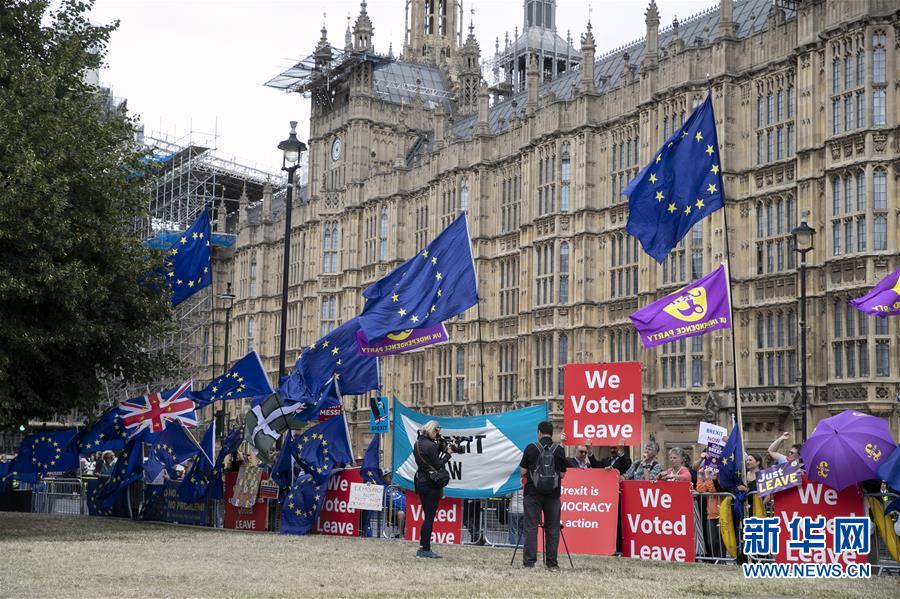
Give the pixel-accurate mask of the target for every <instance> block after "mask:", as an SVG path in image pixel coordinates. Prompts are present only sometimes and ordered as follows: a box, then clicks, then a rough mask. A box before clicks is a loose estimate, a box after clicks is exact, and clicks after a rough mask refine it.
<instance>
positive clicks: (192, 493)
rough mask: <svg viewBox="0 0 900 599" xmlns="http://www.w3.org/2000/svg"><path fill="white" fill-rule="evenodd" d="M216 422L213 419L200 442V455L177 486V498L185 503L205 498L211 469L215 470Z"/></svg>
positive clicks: (211, 473)
mask: <svg viewBox="0 0 900 599" xmlns="http://www.w3.org/2000/svg"><path fill="white" fill-rule="evenodd" d="M215 443H216V421H215V418H214V419H213V421H212V423H210V425H209V428H207V429H206V433H204V435H203V440H202V441H200V450H201V451H200V453H199V454H198V455H197V459H196V460H194V463H193V464H192V465H191V468H190V470H188V471H187V472H186V473H185V475H184V479H183V480H182V481H181V484H180V485H178V498H179V499H180V500H182V501H184V502H185V503H194V502H197V501H200V500H201V499H203V498H204V497H205V496H206V492H207V490H208V488H209V483H210V480H211V479H212V475H213V469H214V468H215V462H214V460H215V459H216V449H215Z"/></svg>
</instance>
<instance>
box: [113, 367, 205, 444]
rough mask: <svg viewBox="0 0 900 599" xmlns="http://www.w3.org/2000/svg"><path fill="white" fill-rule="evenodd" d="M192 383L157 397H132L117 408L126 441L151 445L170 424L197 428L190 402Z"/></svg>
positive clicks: (191, 401) (191, 402) (156, 395)
mask: <svg viewBox="0 0 900 599" xmlns="http://www.w3.org/2000/svg"><path fill="white" fill-rule="evenodd" d="M192 384H193V381H186V382H184V383H182V385H181V386H180V387H172V388H171V389H166V390H165V391H162V392H161V393H150V394H148V395H144V396H143V397H134V398H132V399H128V400H126V401H123V402H122V403H121V404H119V416H120V417H121V419H122V424H123V425H124V426H125V430H126V431H128V438H129V439H141V440H143V441H147V442H148V443H149V442H152V441H153V439H154V438H155V437H156V435H158V434H159V433H161V432H163V431H164V430H165V429H166V428H167V427H168V426H169V425H170V424H173V423H179V424H181V425H183V426H186V427H188V428H193V427H195V426H197V414H196V412H195V411H194V407H195V406H194V401H193V400H192V399H191V398H190V393H191V385H192Z"/></svg>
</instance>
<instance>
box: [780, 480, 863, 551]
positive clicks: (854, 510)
mask: <svg viewBox="0 0 900 599" xmlns="http://www.w3.org/2000/svg"><path fill="white" fill-rule="evenodd" d="M868 515H869V514H868V509H867V508H866V504H865V501H864V497H863V494H862V492H861V491H860V489H859V486H858V485H853V486H851V487H847V488H846V489H844V490H843V491H840V492H839V491H836V490H834V489H832V488H830V487H826V486H825V485H823V484H821V483H816V482H810V481H809V480H807V479H806V477H804V478H803V482H802V483H801V484H800V485H799V486H797V487H793V488H791V489H788V490H786V491H782V492H781V493H778V494H777V495H775V516H776V517H777V518H778V527H779V529H780V531H781V532H780V533H779V535H778V553H777V554H776V555H775V561H776V562H778V563H780V564H787V563H818V564H833V563H841V564H844V565H845V566H846V565H847V564H853V563H857V564H858V563H865V562H866V561H867V558H866V556H865V555H860V554H858V553H856V552H855V551H845V552H842V553H835V551H834V520H833V519H834V518H839V517H840V518H846V517H856V518H868ZM820 516H821V517H822V519H823V523H824V527H823V528H822V529H821V530H818V529H816V530H815V531H812V530H809V531H804V533H801V534H800V535H799V536H795V538H794V540H795V541H802V540H804V539H807V537H808V539H807V540H809V541H810V544H811V545H815V547H814V548H811V549H810V550H809V551H803V550H802V549H801V548H799V547H797V546H793V547H792V546H791V545H790V541H791V540H792V539H791V523H792V522H802V519H803V518H805V517H809V518H818V517H820ZM794 526H797V524H794ZM807 532H808V533H813V532H815V533H817V534H816V535H815V536H818V533H822V534H821V537H820V538H819V539H817V540H816V541H815V542H814V541H813V540H812V539H813V536H814V535H813V534H809V535H807V534H805V533H807Z"/></svg>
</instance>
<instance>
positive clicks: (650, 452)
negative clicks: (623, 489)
mask: <svg viewBox="0 0 900 599" xmlns="http://www.w3.org/2000/svg"><path fill="white" fill-rule="evenodd" d="M658 453H659V445H658V444H657V443H656V441H650V442H648V443H647V444H646V445H644V453H643V455H642V456H641V459H640V460H637V461H635V462H632V463H631V466H629V468H628V470H626V471H625V474H623V475H622V478H623V479H625V480H656V479H657V478H659V473H660V471H662V466H661V465H660V464H659V462H657V461H656V455H657V454H658Z"/></svg>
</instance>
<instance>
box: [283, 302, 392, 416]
mask: <svg viewBox="0 0 900 599" xmlns="http://www.w3.org/2000/svg"><path fill="white" fill-rule="evenodd" d="M359 326H360V325H359V318H353V319H351V320H348V321H347V322H345V323H344V324H342V325H341V326H339V327H338V328H336V329H334V330H333V331H331V332H330V333H328V334H327V335H325V336H324V337H322V338H321V339H319V340H318V341H316V342H315V343H313V344H312V345H310V346H309V347H308V348H306V349H304V350H303V353H302V354H300V358H299V359H298V360H297V364H296V366H295V367H294V371H293V372H292V373H291V375H290V376H289V377H287V378H285V379H284V381H282V383H281V386H280V387H279V388H278V394H279V395H280V396H281V398H282V400H283V401H285V402H287V403H303V404H307V405H314V404H317V403H319V401H320V400H321V398H322V394H323V392H324V391H325V390H326V387H327V385H328V384H329V382H330V381H331V379H332V378H334V379H335V380H336V381H337V382H338V383H339V384H340V386H341V393H343V394H345V395H362V394H363V393H366V392H368V391H371V390H372V389H378V360H377V359H376V358H373V357H371V356H364V355H362V354H360V353H359V351H358V349H357V343H356V332H357V331H358V330H359Z"/></svg>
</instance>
